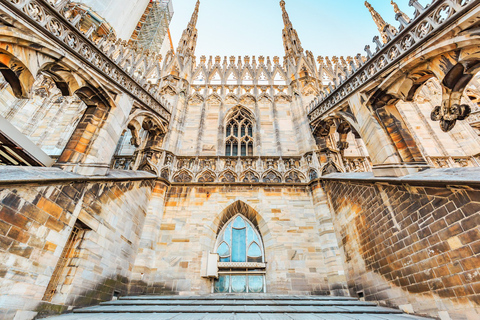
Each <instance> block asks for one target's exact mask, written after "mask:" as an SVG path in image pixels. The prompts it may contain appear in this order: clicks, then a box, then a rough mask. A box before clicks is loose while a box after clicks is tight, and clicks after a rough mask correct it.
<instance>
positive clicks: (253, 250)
mask: <svg viewBox="0 0 480 320" xmlns="http://www.w3.org/2000/svg"><path fill="white" fill-rule="evenodd" d="M261 255H262V251H261V250H260V247H259V246H258V244H256V243H255V242H254V243H252V244H251V245H250V248H249V249H248V256H249V257H260V256H261Z"/></svg>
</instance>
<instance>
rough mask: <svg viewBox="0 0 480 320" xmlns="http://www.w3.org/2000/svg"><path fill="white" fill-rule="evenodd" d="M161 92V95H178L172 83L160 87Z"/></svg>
mask: <svg viewBox="0 0 480 320" xmlns="http://www.w3.org/2000/svg"><path fill="white" fill-rule="evenodd" d="M160 94H161V95H167V94H168V95H170V96H175V95H177V90H175V88H174V87H172V86H171V85H170V84H167V85H165V86H163V87H162V89H160Z"/></svg>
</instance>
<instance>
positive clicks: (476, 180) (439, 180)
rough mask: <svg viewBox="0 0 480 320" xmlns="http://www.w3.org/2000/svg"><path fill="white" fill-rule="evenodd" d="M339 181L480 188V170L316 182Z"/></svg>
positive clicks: (363, 174) (358, 176)
mask: <svg viewBox="0 0 480 320" xmlns="http://www.w3.org/2000/svg"><path fill="white" fill-rule="evenodd" d="M322 180H327V181H328V180H339V181H355V182H368V183H379V182H381V183H391V184H408V185H418V186H441V187H446V186H462V187H465V186H472V187H480V168H447V169H428V170H425V171H421V172H417V173H414V174H410V175H407V176H403V177H375V176H374V175H373V173H371V172H358V173H332V174H329V175H326V176H323V177H321V178H319V179H317V180H315V181H317V182H318V181H322Z"/></svg>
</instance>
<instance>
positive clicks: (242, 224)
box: [233, 216, 246, 229]
mask: <svg viewBox="0 0 480 320" xmlns="http://www.w3.org/2000/svg"><path fill="white" fill-rule="evenodd" d="M233 227H234V228H237V229H242V228H245V227H246V225H245V221H244V220H243V219H242V217H240V216H238V217H237V218H236V219H235V221H234V222H233Z"/></svg>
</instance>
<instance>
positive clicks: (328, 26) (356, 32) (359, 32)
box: [170, 0, 429, 57]
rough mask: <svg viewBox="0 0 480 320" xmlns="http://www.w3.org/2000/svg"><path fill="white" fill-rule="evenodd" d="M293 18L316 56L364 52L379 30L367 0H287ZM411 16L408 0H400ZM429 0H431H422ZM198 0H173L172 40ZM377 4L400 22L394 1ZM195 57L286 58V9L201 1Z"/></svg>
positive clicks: (241, 1)
mask: <svg viewBox="0 0 480 320" xmlns="http://www.w3.org/2000/svg"><path fill="white" fill-rule="evenodd" d="M285 2H286V8H287V11H288V13H289V15H290V20H291V21H292V23H293V26H294V28H296V29H297V32H298V34H299V36H300V40H301V41H302V45H303V48H304V49H305V50H310V51H312V52H313V54H314V56H319V55H321V56H334V55H338V56H341V55H345V56H347V55H355V54H357V53H362V54H364V50H363V48H364V47H365V45H366V44H372V38H373V36H375V35H377V34H378V31H377V27H376V25H375V23H374V22H373V20H372V18H371V15H370V13H369V12H368V10H367V8H365V5H364V0H285ZM396 2H397V4H398V5H399V7H400V8H401V9H402V10H403V11H404V12H405V13H407V14H408V15H409V16H410V17H412V15H413V8H412V7H410V6H409V5H408V2H409V0H396ZM420 2H421V3H422V4H423V5H425V4H426V3H428V2H429V0H420ZM195 3H196V0H173V7H174V11H175V14H174V16H173V19H172V22H171V25H170V29H171V34H172V38H173V44H174V46H175V47H176V46H177V44H178V40H179V39H180V36H181V34H182V31H183V29H185V27H186V25H187V23H188V21H189V20H190V17H191V15H192V12H193V9H194V7H195ZM370 3H371V4H372V6H373V7H374V8H375V9H376V10H377V11H378V12H379V13H380V14H381V15H382V16H383V18H384V19H385V20H386V21H387V22H389V23H390V24H392V25H393V26H395V27H398V25H399V23H398V22H397V21H396V20H395V13H394V11H393V7H392V5H391V4H390V0H371V1H370ZM197 29H198V43H197V50H196V52H195V54H196V56H197V57H199V56H200V55H206V56H209V55H213V56H215V55H220V56H222V57H223V56H230V55H236V56H239V55H241V56H244V55H250V56H253V55H255V56H260V55H264V56H271V57H273V56H275V55H278V56H280V57H283V55H284V50H283V43H282V29H283V20H282V11H281V8H280V5H279V0H237V1H235V0H201V3H200V14H199V18H198V23H197Z"/></svg>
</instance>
